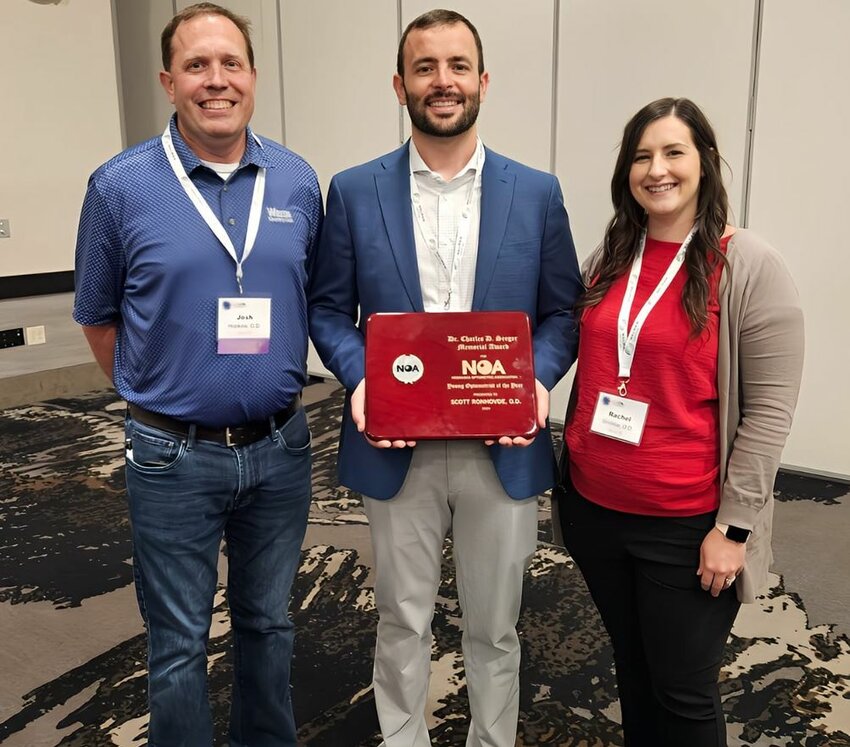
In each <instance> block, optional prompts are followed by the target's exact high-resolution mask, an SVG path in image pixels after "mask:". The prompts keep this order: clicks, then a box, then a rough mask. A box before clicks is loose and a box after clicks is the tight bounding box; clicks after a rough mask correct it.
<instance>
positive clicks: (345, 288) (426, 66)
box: [309, 11, 582, 747]
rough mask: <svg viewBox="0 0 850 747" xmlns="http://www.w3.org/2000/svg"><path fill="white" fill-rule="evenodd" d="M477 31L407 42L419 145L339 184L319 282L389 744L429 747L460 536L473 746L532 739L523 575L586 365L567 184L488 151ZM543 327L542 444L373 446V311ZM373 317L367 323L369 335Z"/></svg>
mask: <svg viewBox="0 0 850 747" xmlns="http://www.w3.org/2000/svg"><path fill="white" fill-rule="evenodd" d="M488 82H489V76H488V74H487V73H486V72H485V71H484V61H483V52H482V48H481V41H480V38H479V36H478V32H477V31H476V30H475V28H474V26H473V25H472V24H471V23H470V22H469V21H468V20H467V19H466V18H464V17H463V16H461V15H460V14H457V13H454V12H452V11H430V12H429V13H425V14H424V15H422V16H420V17H419V18H417V19H416V20H414V21H413V22H412V23H411V24H410V25H409V26H408V27H407V29H406V30H405V32H404V34H403V36H402V39H401V42H400V44H399V54H398V70H397V74H396V75H395V76H394V80H393V85H394V88H395V91H396V94H397V96H398V100H399V103H400V104H402V105H405V106H406V107H407V109H408V113H409V115H410V117H411V125H412V138H411V140H410V141H408V143H406V144H405V145H404V146H402V147H401V148H399V149H398V150H396V151H394V152H393V153H390V154H388V155H385V156H382V157H381V158H378V159H376V160H374V161H371V162H369V163H367V164H364V165H362V166H358V167H356V168H353V169H349V170H347V171H344V172H342V173H340V174H338V175H337V176H335V177H334V179H333V180H332V182H331V186H330V191H329V194H328V201H327V216H326V218H325V223H324V228H323V232H322V236H321V240H320V243H319V249H318V251H317V254H316V257H315V264H314V266H313V270H312V274H311V287H310V291H309V295H310V332H311V335H312V338H313V341H314V343H315V345H316V348H317V350H318V352H319V354H320V356H321V358H322V360H323V361H324V363H325V365H326V366H327V367H328V368H329V369H330V370H331V371H332V372H333V373H334V374H335V375H336V376H337V378H338V379H339V380H340V381H341V382H342V384H343V385H344V386H345V388H346V390H347V398H346V407H345V412H344V415H343V424H342V432H341V435H340V443H339V477H340V482H341V483H342V484H344V485H346V486H348V487H350V488H352V489H353V490H356V491H358V492H360V493H362V494H363V496H364V504H365V507H366V512H367V514H368V516H369V523H370V526H371V531H372V543H373V548H374V552H375V571H376V582H375V598H376V605H377V608H378V612H379V623H378V636H377V645H376V651H375V669H374V688H375V701H376V706H377V709H378V716H379V720H380V723H381V731H382V734H383V736H384V744H385V745H387V747H396V746H398V747H411V746H413V747H420V746H421V745H428V744H430V741H429V738H428V731H427V728H426V725H425V718H424V712H425V707H426V698H427V689H428V678H429V674H430V650H431V645H430V644H431V630H430V623H431V618H432V616H433V611H434V603H435V599H436V594H437V590H438V588H439V583H440V565H441V560H442V550H443V541H444V539H445V537H446V535H447V534H448V532H449V531H451V533H452V537H453V543H454V544H453V553H454V561H455V567H456V575H457V582H458V597H459V600H460V604H461V609H462V611H463V631H464V632H463V642H462V646H463V653H464V665H465V673H466V681H467V688H468V693H469V700H470V710H471V725H470V729H469V735H468V739H467V742H466V743H467V745H469V746H472V745H498V746H501V745H504V746H505V747H509V746H510V745H513V744H514V741H515V738H516V726H517V718H518V709H519V655H520V647H519V640H518V637H517V633H516V623H517V619H518V617H519V609H520V601H521V596H522V578H523V574H524V572H525V569H526V568H527V566H528V563H529V561H530V559H531V556H532V555H533V553H534V551H535V549H536V539H537V497H536V496H537V495H538V494H539V493H541V492H543V491H545V490H546V489H548V488H549V487H551V485H552V483H553V476H554V471H555V468H554V457H553V450H552V442H551V437H550V434H549V430H548V425H547V416H548V405H549V396H548V390H550V389H551V388H552V387H553V386H554V385H555V384H556V383H557V382H558V380H559V379H560V378H561V377H562V376H563V375H564V373H566V371H567V370H568V369H569V367H570V366H571V365H572V363H573V361H574V359H575V355H576V348H577V328H576V324H575V320H574V318H573V313H572V308H573V304H574V302H575V300H576V299H577V297H578V295H579V293H580V292H581V290H582V286H581V280H580V275H579V270H578V264H577V261H576V256H575V249H574V246H573V241H572V237H571V234H570V228H569V221H568V218H567V213H566V210H565V209H564V204H563V198H562V195H561V190H560V187H559V185H558V180H557V179H556V178H555V177H553V176H551V175H550V174H545V173H543V172H539V171H535V170H533V169H531V168H528V167H526V166H523V165H521V164H519V163H517V162H515V161H511V160H509V159H507V158H504V157H503V156H500V155H499V154H497V153H494V152H493V151H491V150H489V149H487V148H484V147H483V145H482V143H481V141H480V139H479V138H478V135H477V128H476V118H477V115H478V110H479V105H480V103H481V101H483V99H484V96H485V94H486V90H487V84H488ZM443 310H451V311H487V310H517V311H524V312H525V313H526V314H528V316H529V318H530V320H531V325H532V330H533V345H534V365H535V375H536V377H537V393H538V400H539V412H538V420H539V424H540V426H541V431H540V432H539V433H538V435H537V437H536V438H534V439H531V440H526V439H523V438H509V437H507V436H505V437H502V438H501V439H499V440H498V442H496V443H488V444H486V445H485V444H484V443H482V442H477V441H428V442H420V443H418V444H416V443H414V442H404V441H396V442H390V441H380V442H373V441H370V440H369V439H368V438H367V437H366V435H365V434H364V433H363V431H364V428H365V417H364V400H365V380H364V368H365V363H364V335H363V323H364V321H365V319H366V318H367V317H368V316H369V315H370V314H372V313H373V312H405V311H406V312H411V311H418V312H422V311H425V312H439V311H443ZM358 320H359V323H358Z"/></svg>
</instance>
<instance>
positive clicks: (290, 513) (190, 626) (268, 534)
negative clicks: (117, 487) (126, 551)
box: [126, 409, 311, 747]
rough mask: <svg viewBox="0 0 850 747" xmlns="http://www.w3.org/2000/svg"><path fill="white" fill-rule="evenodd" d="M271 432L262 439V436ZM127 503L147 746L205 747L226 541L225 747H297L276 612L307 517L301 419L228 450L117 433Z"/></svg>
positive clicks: (285, 619)
mask: <svg viewBox="0 0 850 747" xmlns="http://www.w3.org/2000/svg"><path fill="white" fill-rule="evenodd" d="M272 433H273V435H271V434H272ZM126 437H127V439H128V449H127V470H126V478H127V493H128V497H129V506H130V523H131V527H132V535H133V560H134V572H135V579H136V593H137V596H138V600H139V609H140V610H141V613H142V617H143V618H144V621H145V626H146V628H147V634H148V678H149V698H150V726H149V731H148V739H149V741H148V745H149V747H210V745H212V743H213V724H212V714H211V710H210V704H209V699H208V696H207V652H206V646H207V641H208V638H209V630H210V620H211V614H212V608H213V597H214V594H215V589H216V581H217V563H218V557H219V547H220V544H221V539H222V536H223V537H224V539H225V541H226V542H227V550H228V578H227V594H228V602H229V605H230V617H231V624H232V628H233V641H234V681H233V700H232V708H231V714H230V745H231V747H248V745H250V747H284V745H286V746H289V745H293V746H294V745H295V744H296V736H295V734H296V732H295V719H294V717H293V713H292V702H291V700H290V686H289V668H290V659H291V655H292V642H293V637H294V630H293V625H292V622H291V620H290V619H289V615H288V613H287V605H288V602H289V592H290V588H291V586H292V581H293V579H294V577H295V573H296V571H297V569H298V565H299V560H300V554H301V543H302V541H303V539H304V532H305V530H306V526H307V515H308V512H309V508H310V497H311V484H310V466H311V456H310V431H309V429H308V427H307V417H306V414H305V412H304V410H303V409H299V410H298V411H297V412H296V413H295V414H294V415H293V416H292V417H291V418H290V419H289V420H288V421H287V422H286V423H285V424H284V425H283V426H281V428H280V429H279V430H274V431H272V429H271V427H270V435H269V436H268V437H266V438H262V439H260V440H259V441H257V442H255V443H253V444H249V445H247V446H241V447H227V446H223V445H220V444H217V443H212V442H209V441H199V440H197V439H196V438H195V431H194V427H192V428H191V429H190V432H189V435H188V437H183V436H176V435H174V434H172V433H169V432H167V431H162V430H159V429H157V428H153V427H150V426H148V425H144V424H142V423H139V422H137V421H134V420H132V419H131V418H128V420H127V423H126Z"/></svg>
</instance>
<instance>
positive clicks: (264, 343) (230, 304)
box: [217, 297, 272, 355]
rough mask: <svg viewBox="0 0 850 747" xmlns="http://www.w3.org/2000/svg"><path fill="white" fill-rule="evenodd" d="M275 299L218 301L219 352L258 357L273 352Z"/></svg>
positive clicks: (224, 299)
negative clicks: (271, 343) (273, 310)
mask: <svg viewBox="0 0 850 747" xmlns="http://www.w3.org/2000/svg"><path fill="white" fill-rule="evenodd" d="M271 332H272V300H271V298H245V297H239V298H219V299H218V336H217V337H218V352H219V353H220V354H223V355H234V354H242V355H258V354H261V353H268V352H269V341H270V340H271Z"/></svg>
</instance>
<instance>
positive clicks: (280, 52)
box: [275, 0, 286, 145]
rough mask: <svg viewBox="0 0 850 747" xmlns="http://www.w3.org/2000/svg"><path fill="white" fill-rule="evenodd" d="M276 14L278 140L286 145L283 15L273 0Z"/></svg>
mask: <svg viewBox="0 0 850 747" xmlns="http://www.w3.org/2000/svg"><path fill="white" fill-rule="evenodd" d="M275 12H276V15H277V23H276V27H277V31H276V34H277V50H278V51H277V74H278V80H279V83H278V87H279V89H280V142H281V143H283V144H284V145H286V86H285V85H284V83H283V67H284V66H283V15H282V13H281V10H280V0H276V2H275Z"/></svg>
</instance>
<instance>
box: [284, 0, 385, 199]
mask: <svg viewBox="0 0 850 747" xmlns="http://www.w3.org/2000/svg"><path fill="white" fill-rule="evenodd" d="M397 34H398V21H397V12H396V3H395V0H370V1H369V2H350V0H322V2H314V1H313V0H286V1H285V2H282V3H281V37H282V39H283V77H284V111H285V121H286V144H287V146H288V147H289V148H292V149H293V150H294V151H296V152H298V153H300V154H301V155H302V156H304V157H305V158H306V159H307V160H308V161H309V162H310V163H311V164H312V165H313V168H315V169H316V171H317V173H318V174H319V179H320V181H321V184H322V189H323V191H324V190H326V189H327V185H328V182H330V178H331V177H332V176H333V175H334V174H335V173H336V172H338V171H341V170H342V169H345V168H348V167H349V166H354V165H356V164H359V163H363V162H364V161H369V160H371V159H373V158H376V157H377V156H379V155H381V154H382V153H387V152H388V151H391V150H393V148H396V147H398V145H399V131H398V103H397V101H396V98H395V94H394V93H393V89H392V74H393V71H394V69H395V53H396V45H397Z"/></svg>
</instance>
